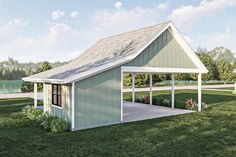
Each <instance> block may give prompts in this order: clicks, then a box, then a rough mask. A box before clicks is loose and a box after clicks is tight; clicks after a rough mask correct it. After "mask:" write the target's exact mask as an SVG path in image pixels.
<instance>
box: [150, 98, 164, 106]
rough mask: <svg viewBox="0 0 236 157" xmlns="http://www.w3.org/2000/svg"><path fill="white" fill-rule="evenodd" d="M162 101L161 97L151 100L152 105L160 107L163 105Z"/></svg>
mask: <svg viewBox="0 0 236 157" xmlns="http://www.w3.org/2000/svg"><path fill="white" fill-rule="evenodd" d="M163 101H164V99H163V98H162V97H155V98H154V99H153V102H152V103H153V105H162V104H163Z"/></svg>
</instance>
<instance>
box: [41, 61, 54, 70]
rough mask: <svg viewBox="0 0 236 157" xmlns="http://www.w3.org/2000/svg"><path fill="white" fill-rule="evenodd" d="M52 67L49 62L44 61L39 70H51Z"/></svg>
mask: <svg viewBox="0 0 236 157" xmlns="http://www.w3.org/2000/svg"><path fill="white" fill-rule="evenodd" d="M50 69H52V66H51V65H50V63H49V62H44V63H43V64H42V65H41V67H40V68H39V71H38V72H44V71H47V70H50Z"/></svg>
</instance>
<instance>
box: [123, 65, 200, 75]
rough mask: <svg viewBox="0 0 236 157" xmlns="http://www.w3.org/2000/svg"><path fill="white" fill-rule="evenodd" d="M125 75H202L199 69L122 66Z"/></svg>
mask: <svg viewBox="0 0 236 157" xmlns="http://www.w3.org/2000/svg"><path fill="white" fill-rule="evenodd" d="M121 69H122V71H123V72H124V73H163V74H164V73H172V74H173V73H202V72H201V71H200V70H199V69H192V68H191V69H190V68H157V67H134V66H122V67H121Z"/></svg>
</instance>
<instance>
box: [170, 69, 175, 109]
mask: <svg viewBox="0 0 236 157" xmlns="http://www.w3.org/2000/svg"><path fill="white" fill-rule="evenodd" d="M171 80H172V82H171V84H172V87H171V108H175V74H171Z"/></svg>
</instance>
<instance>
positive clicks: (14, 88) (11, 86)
mask: <svg viewBox="0 0 236 157" xmlns="http://www.w3.org/2000/svg"><path fill="white" fill-rule="evenodd" d="M21 84H22V81H21V80H10V81H0V94H12V93H21Z"/></svg>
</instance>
